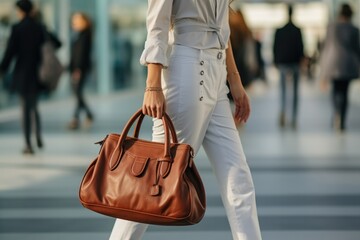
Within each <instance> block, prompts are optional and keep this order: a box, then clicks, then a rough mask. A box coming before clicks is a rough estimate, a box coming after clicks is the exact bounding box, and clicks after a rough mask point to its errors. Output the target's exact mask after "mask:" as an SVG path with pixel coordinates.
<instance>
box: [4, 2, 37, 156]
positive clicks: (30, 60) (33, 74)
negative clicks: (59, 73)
mask: <svg viewBox="0 0 360 240" xmlns="http://www.w3.org/2000/svg"><path fill="white" fill-rule="evenodd" d="M16 10H17V15H18V17H19V19H20V21H19V23H17V24H15V25H14V26H13V27H12V30H11V34H10V38H9V40H8V44H7V48H6V51H5V55H4V58H3V60H2V62H1V65H0V69H1V71H2V72H6V71H7V70H8V68H9V66H10V64H11V62H12V60H15V68H14V72H13V79H12V83H11V84H12V89H14V90H15V91H16V92H18V93H19V95H20V98H21V103H22V111H23V116H22V119H23V130H24V136H25V148H24V150H23V153H24V154H33V153H34V150H33V148H32V145H31V127H32V126H33V125H34V126H35V133H36V142H37V146H38V147H39V148H42V147H43V141H42V137H41V124H40V116H39V111H38V108H37V101H38V95H39V92H40V84H39V67H40V64H41V47H42V45H43V43H44V34H43V27H42V26H41V25H40V24H39V23H37V22H36V21H35V20H34V18H33V17H32V16H31V13H32V10H33V4H32V2H31V1H29V0H20V1H17V2H16ZM33 121H35V122H34V123H35V124H33Z"/></svg>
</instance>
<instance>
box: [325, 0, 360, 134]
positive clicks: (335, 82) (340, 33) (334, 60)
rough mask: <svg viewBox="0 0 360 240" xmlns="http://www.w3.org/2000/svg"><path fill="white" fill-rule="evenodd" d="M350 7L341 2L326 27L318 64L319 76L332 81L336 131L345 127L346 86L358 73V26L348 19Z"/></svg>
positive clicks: (359, 46) (359, 64)
mask: <svg viewBox="0 0 360 240" xmlns="http://www.w3.org/2000/svg"><path fill="white" fill-rule="evenodd" d="M352 15H353V11H352V9H351V7H350V5H349V4H342V5H341V7H340V11H339V17H338V19H337V21H336V22H335V23H333V24H330V25H329V27H328V31H327V35H326V39H325V43H324V47H323V51H322V53H321V60H320V67H321V76H320V78H321V80H322V81H329V80H330V81H331V82H332V102H333V108H334V117H333V123H334V127H335V128H336V129H337V130H339V131H344V130H345V128H346V124H345V123H346V114H347V109H348V89H349V85H350V82H351V80H352V79H356V78H358V77H359V71H360V39H359V38H360V37H359V29H358V28H356V27H355V26H354V25H353V24H352V23H351V18H352Z"/></svg>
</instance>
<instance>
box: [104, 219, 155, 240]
mask: <svg viewBox="0 0 360 240" xmlns="http://www.w3.org/2000/svg"><path fill="white" fill-rule="evenodd" d="M148 226H149V225H147V224H141V223H136V222H130V221H126V220H122V219H116V221H115V224H114V227H113V230H112V232H111V235H110V238H109V240H120V239H121V240H139V239H142V237H143V235H144V234H145V232H146V229H147V228H148Z"/></svg>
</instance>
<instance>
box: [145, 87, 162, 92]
mask: <svg viewBox="0 0 360 240" xmlns="http://www.w3.org/2000/svg"><path fill="white" fill-rule="evenodd" d="M149 91H151V92H161V91H162V88H161V87H147V88H145V92H149Z"/></svg>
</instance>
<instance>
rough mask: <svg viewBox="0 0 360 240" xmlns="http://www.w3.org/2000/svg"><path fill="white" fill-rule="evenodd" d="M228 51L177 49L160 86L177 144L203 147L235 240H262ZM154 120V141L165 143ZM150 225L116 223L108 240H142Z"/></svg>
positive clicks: (195, 147) (159, 126) (118, 220)
mask: <svg viewBox="0 0 360 240" xmlns="http://www.w3.org/2000/svg"><path fill="white" fill-rule="evenodd" d="M226 75H227V72H226V64H225V51H223V50H221V51H219V50H215V49H210V50H197V49H193V48H189V47H184V46H173V50H172V53H171V56H170V64H169V67H168V68H167V69H166V70H164V71H163V78H162V86H163V89H164V94H165V98H166V104H167V109H166V111H167V113H168V114H169V116H170V117H171V118H172V121H173V123H174V125H175V128H176V131H177V136H178V139H179V142H185V143H188V144H190V145H191V146H192V147H193V148H194V150H195V152H196V153H197V152H198V150H199V148H200V147H201V145H202V146H203V147H204V150H205V152H206V154H207V156H208V158H209V160H210V162H211V165H212V167H213V170H214V172H215V175H216V177H217V180H218V183H219V186H220V191H221V197H222V201H223V204H224V206H225V209H226V214H227V217H228V220H229V223H230V227H231V232H232V236H233V239H234V240H260V239H261V234H260V227H259V222H258V216H257V210H256V203H255V191H254V185H253V181H252V178H251V173H250V169H249V167H248V164H247V162H246V158H245V155H244V151H243V149H242V145H241V142H240V137H239V133H238V131H237V129H236V127H235V123H234V120H233V117H232V112H231V108H230V104H229V100H228V98H227V93H228V88H227V86H226ZM163 138H164V130H163V126H162V121H161V120H159V119H155V120H154V126H153V140H154V141H159V142H161V141H163ZM147 227H148V225H146V224H140V223H135V222H129V221H125V220H121V219H117V220H116V222H115V225H114V228H113V231H112V233H111V236H110V240H137V239H141V238H142V236H143V234H144V233H145V231H146V229H147Z"/></svg>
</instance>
